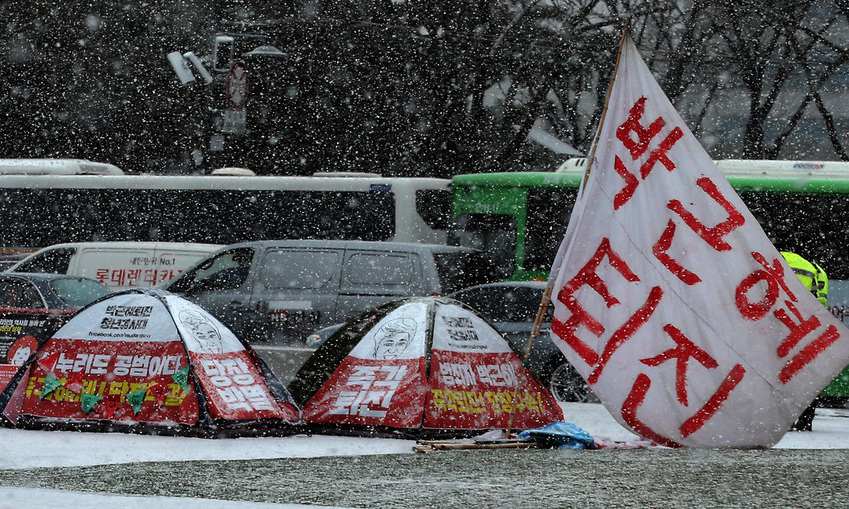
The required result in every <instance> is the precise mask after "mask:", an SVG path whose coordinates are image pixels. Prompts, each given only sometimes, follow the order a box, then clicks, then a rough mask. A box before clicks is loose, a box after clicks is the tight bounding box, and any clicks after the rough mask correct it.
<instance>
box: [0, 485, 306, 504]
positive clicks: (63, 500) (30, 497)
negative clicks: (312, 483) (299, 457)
mask: <svg viewBox="0 0 849 509" xmlns="http://www.w3.org/2000/svg"><path fill="white" fill-rule="evenodd" d="M22 507H37V508H39V509H67V508H68V507H73V508H74V509H103V508H104V507H120V508H121V509H148V508H150V507H156V508H157V509H211V508H214V509H250V508H256V509H265V508H267V509H301V508H308V507H321V506H307V505H300V504H266V503H262V502H234V501H229V500H215V499H209V498H188V497H136V496H123V495H107V494H102V493H82V492H79V491H65V490H49V489H41V488H0V509H20V508H22Z"/></svg>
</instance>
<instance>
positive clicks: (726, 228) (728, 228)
mask: <svg viewBox="0 0 849 509" xmlns="http://www.w3.org/2000/svg"><path fill="white" fill-rule="evenodd" d="M696 184H697V185H698V186H699V187H701V188H702V190H703V191H704V192H705V193H707V195H708V196H710V197H711V198H713V199H714V201H716V202H717V203H719V204H720V205H721V206H722V208H723V209H725V211H726V212H727V213H728V219H726V220H725V221H722V222H721V223H719V224H717V225H716V226H714V227H712V228H708V227H707V226H705V225H704V224H703V223H702V222H701V221H699V220H698V219H696V216H694V215H693V214H692V213H691V212H690V211H689V210H687V209H686V208H684V205H682V204H681V202H680V201H678V200H669V203H668V204H667V205H666V206H667V208H669V209H670V210H672V211H673V212H675V213H676V214H678V215H679V216H681V219H683V220H684V222H685V223H686V224H687V226H689V227H690V228H692V229H693V231H694V232H696V234H698V236H699V237H701V238H702V239H703V240H704V241H705V242H707V243H708V245H709V246H711V247H712V248H714V249H715V250H717V251H729V250H730V249H731V245H730V244H728V243H727V242H725V240H723V237H725V236H726V235H728V234H729V233H731V232H732V231H733V230H735V229H736V228H739V227H741V226H743V224H744V223H745V222H746V220H745V219H744V218H743V214H741V213H740V212H739V211H738V210H737V209H735V208H734V206H733V205H732V204H731V202H729V201H728V200H726V199H725V197H724V196H722V193H720V192H719V189H718V188H717V187H716V184H714V183H713V181H711V180H710V179H709V178H707V177H702V178H700V179H698V180H697V181H696Z"/></svg>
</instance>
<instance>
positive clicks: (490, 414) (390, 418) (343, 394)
mask: <svg viewBox="0 0 849 509" xmlns="http://www.w3.org/2000/svg"><path fill="white" fill-rule="evenodd" d="M289 390H290V392H291V393H292V396H293V398H294V399H295V401H296V402H297V403H299V404H300V405H302V407H303V417H304V422H305V423H306V424H307V425H309V426H310V427H311V428H313V429H316V430H325V431H331V432H343V433H354V434H373V433H376V434H390V435H404V436H469V435H473V434H477V433H480V432H482V431H486V430H489V429H503V428H511V429H518V430H521V429H530V428H536V427H539V426H543V425H546V424H549V423H552V422H556V421H560V420H562V419H563V414H562V411H561V409H560V407H559V405H558V404H557V402H556V401H555V400H554V398H553V397H552V396H551V394H550V393H549V392H548V390H547V389H545V388H544V387H543V386H542V385H541V384H540V383H539V382H538V381H537V380H536V379H534V377H533V375H532V374H531V373H530V371H529V370H527V369H526V368H525V367H524V366H523V365H522V362H521V359H520V356H519V354H518V353H517V352H515V351H513V350H512V348H511V347H510V345H509V343H508V342H507V341H506V340H505V339H504V338H503V337H501V335H500V334H499V333H498V332H497V331H496V330H495V329H494V328H493V327H492V326H491V325H489V324H488V323H487V322H486V321H485V320H483V319H482V318H480V317H479V316H477V314H475V312H474V311H472V310H471V308H469V307H467V306H466V305H464V304H462V303H460V302H458V301H455V300H453V299H448V298H441V297H428V298H413V299H407V300H401V301H395V302H392V303H389V304H386V305H384V306H381V307H379V308H377V309H376V310H374V311H372V312H369V313H366V314H364V315H362V316H360V317H358V318H355V319H354V320H351V321H349V322H348V323H347V324H346V325H345V326H344V327H342V328H341V329H340V330H339V331H338V332H336V333H335V334H334V335H333V336H331V337H330V338H328V340H327V341H325V342H324V343H323V344H322V345H321V346H320V347H319V348H318V349H317V350H316V351H315V352H314V353H313V355H312V356H311V357H310V358H309V359H308V360H307V362H306V363H305V364H304V366H303V367H302V368H301V369H300V371H299V372H298V374H297V375H296V376H295V378H294V379H293V381H292V382H291V383H290V384H289Z"/></svg>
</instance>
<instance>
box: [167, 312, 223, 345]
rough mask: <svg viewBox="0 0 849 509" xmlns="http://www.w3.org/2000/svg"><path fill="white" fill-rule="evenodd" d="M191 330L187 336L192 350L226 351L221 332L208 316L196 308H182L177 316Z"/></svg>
mask: <svg viewBox="0 0 849 509" xmlns="http://www.w3.org/2000/svg"><path fill="white" fill-rule="evenodd" d="M177 318H178V319H179V320H180V323H181V324H183V326H184V327H185V328H186V330H188V331H189V334H190V337H187V338H185V339H186V342H187V343H189V344H191V345H192V346H191V348H190V350H191V351H193V352H197V353H224V345H223V343H222V341H221V333H220V332H219V331H218V327H216V326H215V324H214V323H212V320H210V319H209V318H208V317H206V316H204V315H203V314H201V313H199V312H198V311H196V310H191V309H182V310H180V313H179V315H178V317H177Z"/></svg>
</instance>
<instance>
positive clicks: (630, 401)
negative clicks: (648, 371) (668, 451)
mask: <svg viewBox="0 0 849 509" xmlns="http://www.w3.org/2000/svg"><path fill="white" fill-rule="evenodd" d="M650 387H651V378H649V377H648V375H645V374H643V373H640V374H639V375H637V379H636V380H634V385H633V386H632V387H631V391H630V392H629V393H628V396H627V397H626V398H625V401H623V402H622V411H621V413H620V415H622V419H623V420H624V421H625V423H627V424H628V426H631V429H633V430H634V431H636V432H637V433H638V434H639V435H640V436H643V437H645V438H648V439H649V440H651V441H652V442H654V443H656V444H660V445H665V446H666V447H681V444H679V443H676V442H674V441H672V440H670V439H668V438H666V437H665V436H663V435H660V434H659V433H657V432H656V431H654V430H653V429H651V428H650V427H649V426H648V425H646V424H645V423H644V422H642V421H641V420H640V419H639V418H638V417H637V410H638V409H639V408H640V405H642V404H643V401H645V399H646V393H647V392H649V388H650Z"/></svg>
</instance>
